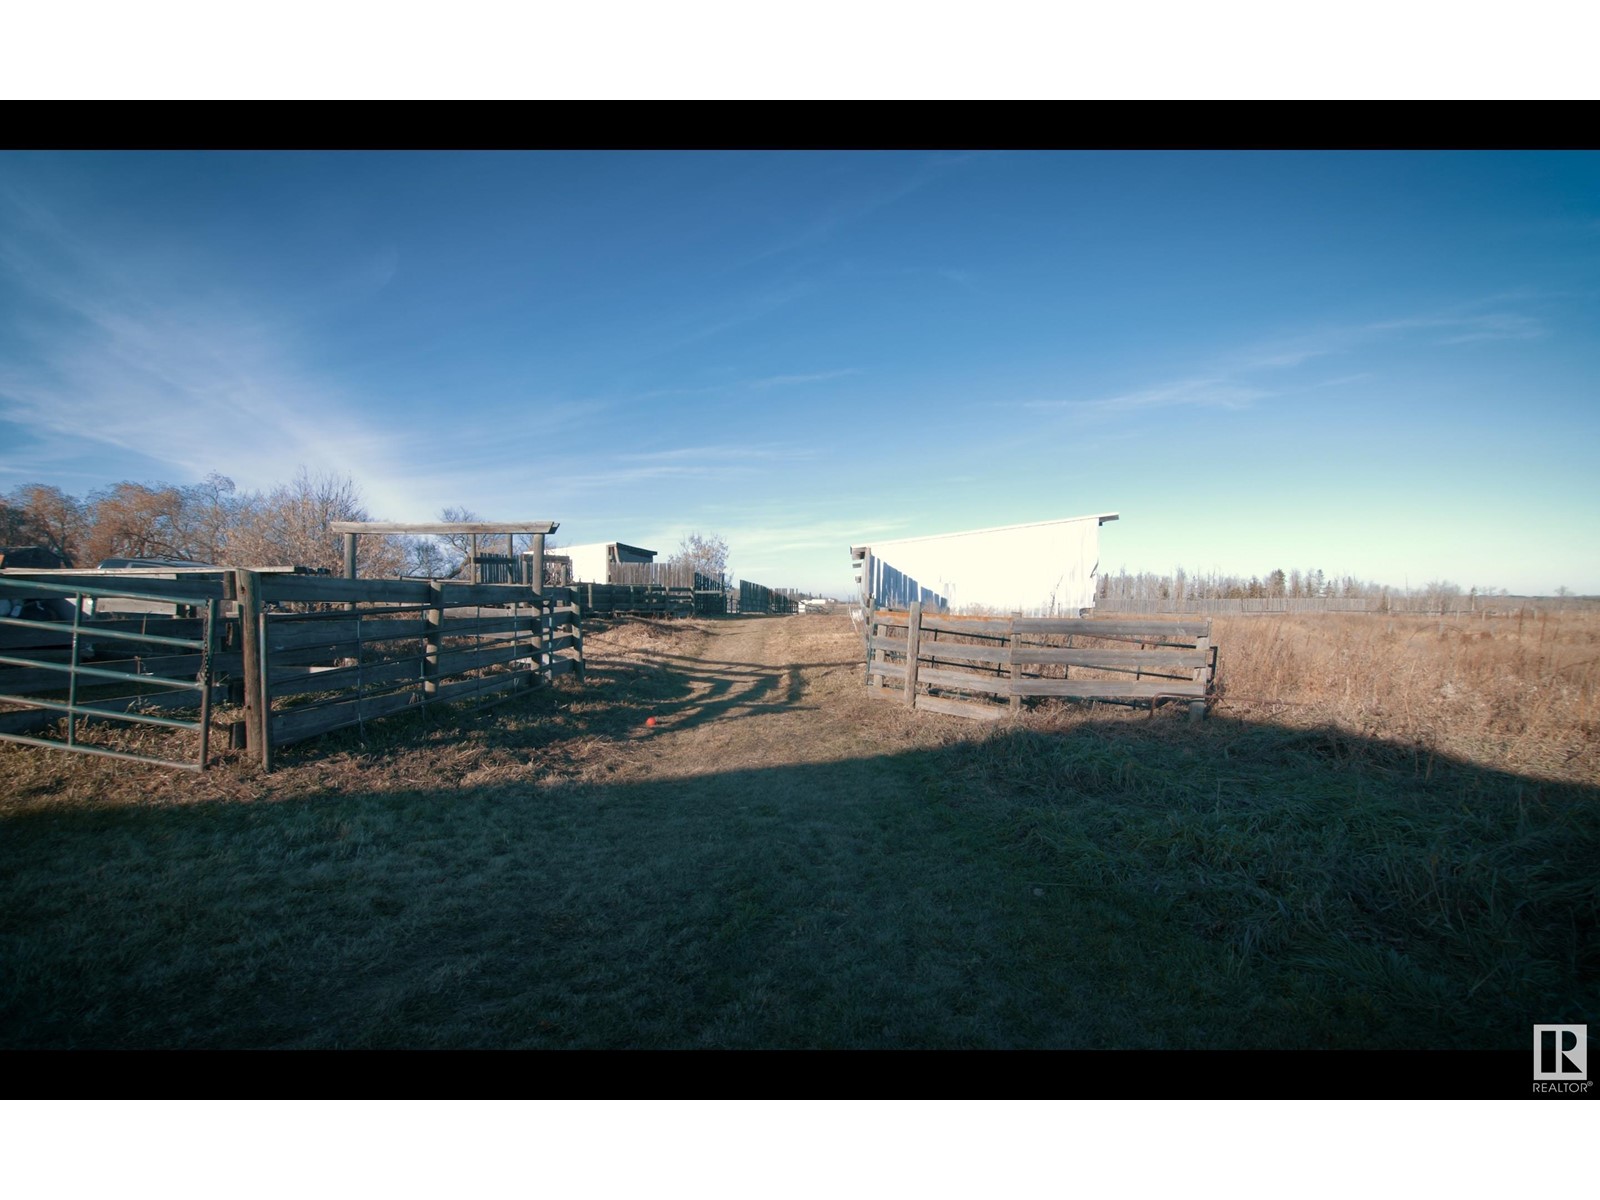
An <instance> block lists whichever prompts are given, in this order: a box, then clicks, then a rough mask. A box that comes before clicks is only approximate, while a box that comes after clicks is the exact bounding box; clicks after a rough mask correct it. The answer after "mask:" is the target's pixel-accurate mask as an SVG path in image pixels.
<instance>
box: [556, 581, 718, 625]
mask: <svg viewBox="0 0 1600 1200" xmlns="http://www.w3.org/2000/svg"><path fill="white" fill-rule="evenodd" d="M572 592H573V594H574V595H575V596H577V598H578V603H579V604H581V605H582V606H583V611H584V612H586V613H593V614H595V615H598V616H610V615H613V614H615V615H621V614H624V613H630V614H639V615H643V616H660V617H686V616H689V615H690V614H692V613H695V612H697V611H699V609H698V606H697V594H696V593H695V591H694V589H693V588H686V587H664V586H661V585H658V584H645V583H638V584H634V583H575V584H573V585H572Z"/></svg>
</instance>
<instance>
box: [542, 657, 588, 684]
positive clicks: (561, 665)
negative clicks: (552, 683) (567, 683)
mask: <svg viewBox="0 0 1600 1200" xmlns="http://www.w3.org/2000/svg"><path fill="white" fill-rule="evenodd" d="M569 671H577V672H578V673H579V674H582V672H583V663H582V661H581V660H579V659H576V658H568V657H566V656H565V655H559V654H558V655H557V656H556V657H554V658H552V659H551V660H550V678H552V679H554V678H555V677H556V676H557V675H565V674H566V673H567V672H569Z"/></svg>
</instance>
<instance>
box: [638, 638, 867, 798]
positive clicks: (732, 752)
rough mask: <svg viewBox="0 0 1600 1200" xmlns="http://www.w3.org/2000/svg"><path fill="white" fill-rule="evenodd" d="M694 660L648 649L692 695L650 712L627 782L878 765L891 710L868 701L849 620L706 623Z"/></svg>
mask: <svg viewBox="0 0 1600 1200" xmlns="http://www.w3.org/2000/svg"><path fill="white" fill-rule="evenodd" d="M685 649H686V650H687V651H688V652H686V653H678V652H662V651H656V650H651V649H648V648H641V649H639V650H637V651H635V652H633V654H632V655H631V657H635V658H636V660H637V661H640V662H644V663H648V664H650V665H652V666H656V667H658V668H661V669H663V670H665V671H667V672H669V673H670V674H671V675H673V676H674V677H675V680H676V682H677V683H679V684H680V685H682V686H683V687H684V688H685V690H684V692H683V694H682V695H680V696H677V697H674V698H673V699H671V700H669V701H666V702H664V703H662V704H661V705H660V706H659V708H658V709H657V710H656V711H654V712H653V713H652V715H654V716H655V718H656V721H657V724H656V726H655V727H654V728H653V729H651V730H650V731H649V732H648V733H646V734H642V735H641V737H640V739H639V741H638V742H637V743H636V747H637V749H636V752H635V753H634V754H631V755H629V756H628V762H627V764H626V766H625V767H624V768H623V769H622V770H621V771H619V772H618V776H619V779H645V778H652V779H672V778H687V777H692V776H710V775H716V774H719V773H723V772H727V771H728V770H730V769H736V768H742V767H784V766H795V765H801V764H814V763H840V762H843V761H846V760H854V761H864V760H870V759H871V758H872V757H873V756H874V755H875V754H877V753H878V752H879V751H881V749H882V740H883V739H882V733H883V731H882V729H881V728H879V726H881V725H882V723H883V722H882V721H881V719H880V720H878V721H874V720H872V719H871V718H872V716H873V715H874V710H878V709H880V708H884V707H886V706H883V705H881V704H879V703H874V702H872V701H869V700H868V699H867V698H866V697H865V696H864V694H863V692H864V689H863V687H862V676H861V670H862V667H861V643H860V639H859V637H858V635H857V634H856V632H855V630H854V629H853V628H852V626H851V625H850V622H849V619H848V618H846V617H844V616H837V617H815V616H807V617H770V618H759V617H748V618H744V619H742V620H726V621H715V622H708V623H707V625H706V627H705V634H704V641H703V642H702V643H701V644H700V645H699V646H697V647H693V648H685Z"/></svg>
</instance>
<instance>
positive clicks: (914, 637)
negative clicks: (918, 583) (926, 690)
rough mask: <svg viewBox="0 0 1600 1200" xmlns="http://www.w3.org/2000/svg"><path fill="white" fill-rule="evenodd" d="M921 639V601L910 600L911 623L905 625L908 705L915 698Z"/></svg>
mask: <svg viewBox="0 0 1600 1200" xmlns="http://www.w3.org/2000/svg"><path fill="white" fill-rule="evenodd" d="M921 641H922V602H921V601H920V600H913V601H912V602H911V623H910V624H909V625H907V627H906V673H905V683H906V690H905V700H906V707H908V708H909V707H910V706H911V705H912V703H913V702H915V700H916V698H917V647H918V646H919V645H920V644H921Z"/></svg>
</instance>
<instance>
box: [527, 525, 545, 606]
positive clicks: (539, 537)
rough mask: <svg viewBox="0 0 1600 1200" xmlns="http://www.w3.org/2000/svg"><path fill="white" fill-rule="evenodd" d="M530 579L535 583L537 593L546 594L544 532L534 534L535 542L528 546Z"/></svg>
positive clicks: (534, 587)
mask: <svg viewBox="0 0 1600 1200" xmlns="http://www.w3.org/2000/svg"><path fill="white" fill-rule="evenodd" d="M528 574H529V575H531V576H532V578H531V579H529V580H528V582H529V583H531V584H532V585H533V590H534V594H535V595H540V596H542V595H544V534H542V533H536V534H534V535H533V544H532V545H531V546H530V547H529V548H528Z"/></svg>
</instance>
